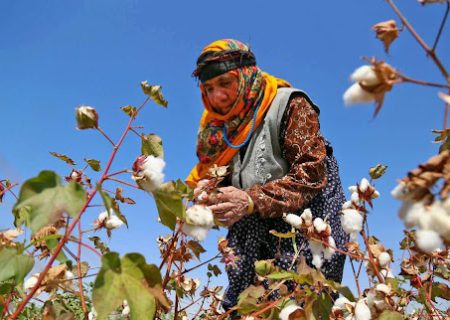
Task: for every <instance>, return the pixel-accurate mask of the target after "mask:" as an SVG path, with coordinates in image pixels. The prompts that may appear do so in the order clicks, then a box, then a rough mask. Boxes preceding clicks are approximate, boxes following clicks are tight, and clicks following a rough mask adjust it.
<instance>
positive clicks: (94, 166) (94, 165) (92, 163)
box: [84, 159, 101, 172]
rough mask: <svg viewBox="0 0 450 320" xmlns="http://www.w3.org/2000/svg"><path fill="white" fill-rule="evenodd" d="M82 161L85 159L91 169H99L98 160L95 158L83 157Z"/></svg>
mask: <svg viewBox="0 0 450 320" xmlns="http://www.w3.org/2000/svg"><path fill="white" fill-rule="evenodd" d="M84 161H86V163H87V164H88V165H89V167H91V169H92V170H94V171H97V172H98V171H100V170H101V167H100V161H98V160H95V159H84Z"/></svg>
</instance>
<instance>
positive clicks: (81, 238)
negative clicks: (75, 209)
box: [76, 221, 88, 318]
mask: <svg viewBox="0 0 450 320" xmlns="http://www.w3.org/2000/svg"><path fill="white" fill-rule="evenodd" d="M78 239H79V240H80V241H78V250H77V259H76V261H77V275H78V289H79V290H80V302H81V309H82V310H83V314H84V316H85V318H86V317H87V313H88V310H87V307H86V301H85V299H84V294H83V278H82V273H81V244H82V241H83V232H82V230H81V221H78Z"/></svg>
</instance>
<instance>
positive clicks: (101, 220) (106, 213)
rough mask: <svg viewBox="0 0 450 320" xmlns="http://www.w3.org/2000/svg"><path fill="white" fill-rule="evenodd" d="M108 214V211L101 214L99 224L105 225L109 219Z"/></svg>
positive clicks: (98, 218)
mask: <svg viewBox="0 0 450 320" xmlns="http://www.w3.org/2000/svg"><path fill="white" fill-rule="evenodd" d="M108 216H109V215H108V212H107V211H103V212H101V213H100V214H99V215H98V217H97V222H98V223H103V222H104V221H105V220H106V219H108Z"/></svg>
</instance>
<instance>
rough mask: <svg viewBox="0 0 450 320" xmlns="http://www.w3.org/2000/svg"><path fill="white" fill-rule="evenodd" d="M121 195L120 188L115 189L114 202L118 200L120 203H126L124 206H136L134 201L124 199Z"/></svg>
mask: <svg viewBox="0 0 450 320" xmlns="http://www.w3.org/2000/svg"><path fill="white" fill-rule="evenodd" d="M122 193H123V189H122V188H120V187H118V188H117V189H116V195H115V197H114V198H115V199H116V200H119V201H120V202H122V203H126V204H136V201H134V200H133V199H131V198H127V197H124V196H123V194H122Z"/></svg>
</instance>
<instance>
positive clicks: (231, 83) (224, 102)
mask: <svg viewBox="0 0 450 320" xmlns="http://www.w3.org/2000/svg"><path fill="white" fill-rule="evenodd" d="M202 84H203V88H204V92H205V94H206V98H207V99H208V102H209V104H210V105H211V107H212V108H213V109H214V110H215V111H216V112H217V113H220V114H227V113H228V112H229V111H230V110H231V108H232V107H233V105H234V102H235V101H236V99H237V97H238V87H239V78H238V77H237V76H235V75H234V74H231V73H230V72H227V73H224V74H221V75H218V76H217V77H214V78H211V79H209V80H206V81H205V82H203V83H202Z"/></svg>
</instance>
